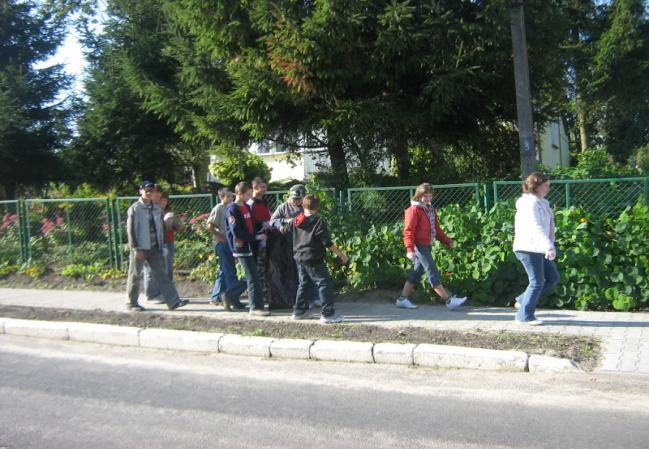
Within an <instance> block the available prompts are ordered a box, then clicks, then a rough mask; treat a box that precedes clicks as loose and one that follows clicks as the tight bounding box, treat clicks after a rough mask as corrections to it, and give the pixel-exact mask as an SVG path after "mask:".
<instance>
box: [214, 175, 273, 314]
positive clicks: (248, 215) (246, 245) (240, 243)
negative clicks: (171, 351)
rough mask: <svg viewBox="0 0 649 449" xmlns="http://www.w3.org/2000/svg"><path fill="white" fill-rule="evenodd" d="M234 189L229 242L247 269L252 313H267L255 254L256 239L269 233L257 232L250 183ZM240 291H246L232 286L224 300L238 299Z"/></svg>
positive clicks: (229, 214)
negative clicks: (250, 204)
mask: <svg viewBox="0 0 649 449" xmlns="http://www.w3.org/2000/svg"><path fill="white" fill-rule="evenodd" d="M234 193H235V195H236V199H235V201H234V202H233V203H230V205H228V208H227V210H226V215H225V216H226V220H227V223H228V232H227V237H228V245H230V249H231V250H232V255H233V256H234V257H235V258H237V259H239V263H240V264H241V266H242V267H243V271H244V272H245V273H246V280H247V281H248V304H249V306H250V315H258V316H268V315H270V312H268V311H266V310H264V297H263V293H262V290H261V283H260V281H259V274H258V272H257V263H256V261H255V257H254V252H255V251H256V248H257V242H259V241H264V240H266V235H265V234H255V222H254V219H253V217H252V211H251V210H250V206H248V205H247V204H246V203H247V202H248V201H249V200H250V198H251V197H252V190H251V189H250V186H249V185H248V184H246V183H245V182H240V183H239V184H237V185H236V187H235V188H234ZM241 293H243V287H242V286H238V285H233V286H230V287H228V290H227V291H226V292H225V300H226V301H227V302H228V303H229V302H232V303H235V302H236V301H237V300H238V298H239V296H240V295H241Z"/></svg>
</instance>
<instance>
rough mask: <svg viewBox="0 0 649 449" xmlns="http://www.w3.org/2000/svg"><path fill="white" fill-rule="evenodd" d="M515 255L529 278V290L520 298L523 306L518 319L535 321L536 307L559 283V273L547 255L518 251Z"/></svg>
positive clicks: (517, 314)
mask: <svg viewBox="0 0 649 449" xmlns="http://www.w3.org/2000/svg"><path fill="white" fill-rule="evenodd" d="M515 254H516V258H517V259H518V260H520V261H521V263H522V264H523V268H525V272H526V273H527V277H528V278H529V285H528V286H527V289H526V290H525V291H524V292H523V293H522V294H521V295H520V296H519V303H520V305H521V306H520V308H519V309H518V312H517V313H516V319H517V320H519V321H531V320H535V319H536V317H535V316H534V311H535V310H536V305H537V304H538V302H539V300H540V299H541V298H543V297H544V296H545V295H547V294H548V293H549V292H550V291H551V290H552V289H553V288H554V287H556V285H557V284H558V283H559V271H558V270H557V265H556V264H555V263H554V260H548V259H546V258H545V254H542V253H531V252H528V251H516V252H515Z"/></svg>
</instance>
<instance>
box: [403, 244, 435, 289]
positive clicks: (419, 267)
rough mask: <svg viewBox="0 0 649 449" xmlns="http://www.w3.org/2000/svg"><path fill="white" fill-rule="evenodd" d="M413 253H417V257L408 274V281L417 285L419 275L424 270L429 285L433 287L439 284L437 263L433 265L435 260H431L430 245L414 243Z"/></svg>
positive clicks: (419, 278)
mask: <svg viewBox="0 0 649 449" xmlns="http://www.w3.org/2000/svg"><path fill="white" fill-rule="evenodd" d="M415 254H416V255H417V259H415V267H414V268H413V269H412V271H411V272H410V273H409V274H408V282H410V283H411V284H413V285H417V283H418V282H419V281H420V280H421V276H422V275H423V274H424V272H426V273H427V274H428V280H429V281H430V285H431V286H432V287H433V288H434V287H437V286H438V285H440V284H441V283H442V282H441V281H440V277H439V271H438V270H437V265H435V261H434V260H433V254H432V246H431V245H415Z"/></svg>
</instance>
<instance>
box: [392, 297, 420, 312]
mask: <svg viewBox="0 0 649 449" xmlns="http://www.w3.org/2000/svg"><path fill="white" fill-rule="evenodd" d="M395 304H396V305H397V307H398V308H400V309H416V308H417V307H418V306H416V305H414V304H413V303H411V302H410V300H409V299H408V298H404V297H403V296H399V297H398V298H397V302H396V303H395Z"/></svg>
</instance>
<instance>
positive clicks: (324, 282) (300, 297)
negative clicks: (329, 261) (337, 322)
mask: <svg viewBox="0 0 649 449" xmlns="http://www.w3.org/2000/svg"><path fill="white" fill-rule="evenodd" d="M297 275H298V279H299V282H300V284H299V285H298V286H297V295H296V298H295V306H294V307H293V312H294V313H295V314H297V315H301V314H303V313H306V311H307V310H308V309H309V300H310V299H312V298H310V296H312V293H310V292H312V291H313V285H315V290H316V291H317V292H318V294H319V296H320V300H321V301H322V309H320V310H321V313H322V316H331V315H333V314H334V313H335V310H334V294H333V288H332V286H331V277H330V276H329V270H327V265H325V263H324V262H319V263H316V264H305V263H300V262H297Z"/></svg>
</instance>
